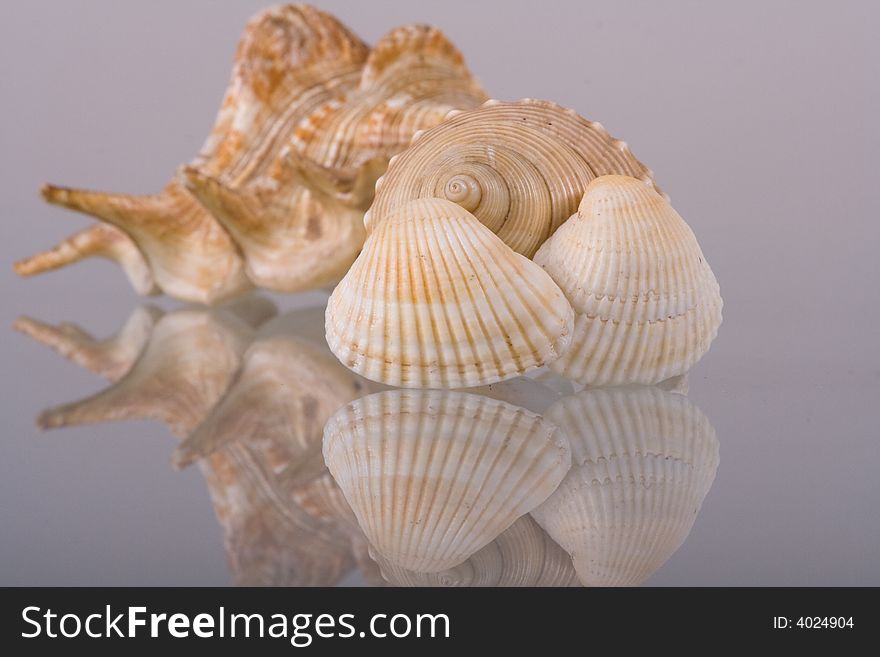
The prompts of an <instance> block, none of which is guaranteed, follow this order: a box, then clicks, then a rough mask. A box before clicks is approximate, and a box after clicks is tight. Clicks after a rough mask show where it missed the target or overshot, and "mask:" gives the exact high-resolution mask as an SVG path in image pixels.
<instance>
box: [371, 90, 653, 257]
mask: <svg viewBox="0 0 880 657" xmlns="http://www.w3.org/2000/svg"><path fill="white" fill-rule="evenodd" d="M621 143H622V142H618V141H617V140H615V139H613V138H612V137H611V136H610V135H609V134H608V132H607V131H606V130H605V129H604V128H603V127H602V126H601V125H599V124H598V123H595V122H592V121H588V120H586V119H584V118H582V117H580V116H578V115H577V114H576V113H574V112H572V111H570V110H567V109H564V108H562V107H560V106H559V105H556V104H555V103H551V102H549V101H543V100H522V101H519V102H499V101H493V102H491V103H486V104H484V105H482V106H481V107H479V108H477V109H472V110H468V111H464V112H453V113H450V114H449V115H448V117H447V120H446V121H444V122H443V123H441V124H440V125H438V126H437V127H434V128H431V129H430V130H427V131H426V132H425V133H424V134H422V135H420V136H419V139H418V141H416V142H414V143H413V144H412V146H410V148H409V149H407V150H405V151H403V152H402V153H401V154H400V155H399V156H398V157H397V158H396V159H395V161H394V162H393V163H392V164H391V165H390V166H389V168H388V171H387V172H386V173H385V175H384V177H383V181H382V186H381V188H380V189H379V190H378V191H377V193H376V198H375V200H374V202H373V206H372V208H371V209H370V214H369V219H368V221H367V230H368V231H370V230H372V227H373V226H376V225H378V224H379V223H381V222H382V221H383V219H384V217H385V216H386V215H387V214H388V213H389V212H390V211H391V210H393V209H394V208H395V207H397V206H399V205H402V204H404V203H406V202H408V201H410V200H412V199H415V198H444V199H447V200H449V201H452V202H454V203H458V204H459V205H461V206H462V207H464V208H465V209H466V210H468V211H469V212H471V213H473V215H474V216H475V217H476V218H477V219H479V220H480V221H481V222H482V223H483V224H485V225H486V226H487V227H488V228H489V229H490V230H492V231H493V232H494V233H496V234H497V235H498V236H499V237H500V238H501V239H502V240H503V241H504V242H505V243H506V244H507V245H508V246H510V247H511V248H512V249H513V250H514V251H517V252H518V253H522V254H523V255H525V256H527V257H532V256H533V255H534V253H535V251H537V249H538V247H539V246H540V245H541V243H542V242H544V240H546V239H547V238H548V237H549V236H550V235H551V234H552V233H553V231H555V230H556V229H557V228H558V227H559V226H560V225H561V224H562V222H563V221H565V220H566V219H568V217H569V216H570V215H571V214H572V213H573V212H574V211H575V210H576V209H577V204H578V202H579V201H580V200H581V197H582V196H583V193H584V189H585V187H586V185H587V183H589V182H590V181H591V180H592V179H593V178H595V177H596V176H601V175H604V174H612V173H620V174H626V175H630V176H635V177H638V178H643V179H647V180H651V172H650V170H649V169H648V168H647V167H646V166H644V165H643V164H642V163H641V162H639V161H638V160H637V159H636V158H635V157H634V156H633V155H632V153H631V152H630V151H629V149H628V148H625V147H623V148H621V147H620V144H621Z"/></svg>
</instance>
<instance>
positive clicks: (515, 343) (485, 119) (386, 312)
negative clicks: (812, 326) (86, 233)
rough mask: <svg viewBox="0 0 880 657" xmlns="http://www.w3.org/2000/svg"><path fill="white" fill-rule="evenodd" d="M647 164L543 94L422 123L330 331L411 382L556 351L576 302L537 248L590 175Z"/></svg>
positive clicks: (334, 310) (635, 170)
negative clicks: (540, 263)
mask: <svg viewBox="0 0 880 657" xmlns="http://www.w3.org/2000/svg"><path fill="white" fill-rule="evenodd" d="M612 172H619V173H626V174H630V175H634V176H639V177H640V178H642V179H644V180H645V181H647V182H649V183H651V184H653V178H652V174H651V172H650V170H648V169H647V168H646V167H645V166H644V165H642V164H641V163H640V162H639V161H638V160H636V159H635V157H633V155H632V153H630V151H629V149H628V148H627V147H626V145H625V144H624V143H623V142H620V141H618V140H615V139H613V138H612V137H611V136H609V135H608V133H607V132H606V131H605V129H604V128H603V127H602V126H601V125H600V124H598V123H594V122H590V121H587V120H586V119H583V118H581V117H580V116H578V115H577V114H576V113H575V112H574V111H572V110H566V109H563V108H562V107H559V106H558V105H555V104H553V103H550V102H547V101H536V100H524V101H520V102H516V103H500V102H498V101H489V102H487V103H486V104H484V105H483V106H481V107H480V108H478V109H474V110H470V111H464V112H459V111H453V112H451V113H450V114H449V117H448V119H447V120H446V121H445V122H443V123H442V124H440V125H439V126H437V127H435V128H433V129H431V130H428V131H426V132H422V133H417V134H416V136H415V138H414V140H413V145H412V146H411V147H410V148H408V149H407V150H405V151H404V152H403V153H401V154H400V155H397V156H395V157H394V158H393V159H392V162H391V164H390V166H389V168H388V171H387V172H386V173H385V175H384V176H383V177H382V178H380V179H379V181H377V183H376V189H377V192H376V198H375V200H374V202H373V205H372V206H371V208H370V210H369V212H368V213H367V216H366V217H365V223H366V225H367V230H368V232H369V236H368V239H367V242H366V244H365V245H364V250H363V251H362V252H361V254H360V255H359V256H358V259H357V260H356V261H355V263H354V265H353V266H352V268H351V269H350V270H349V272H348V273H347V274H346V275H345V277H344V278H343V280H342V282H341V283H340V284H339V285H338V286H337V288H336V289H335V290H334V292H333V295H332V296H331V299H330V302H329V303H328V306H327V341H328V344H329V345H330V348H331V349H332V350H333V352H334V353H335V354H336V356H337V357H338V358H339V359H340V360H341V361H342V362H343V363H344V364H345V365H347V366H348V367H350V368H351V369H353V370H354V371H356V372H358V373H359V374H362V375H363V376H365V377H367V378H369V379H373V380H375V381H380V382H382V383H386V384H389V385H396V386H403V387H444V388H460V387H468V386H478V385H483V384H488V383H494V382H497V381H501V380H503V379H506V378H510V377H513V376H517V375H520V374H523V373H525V372H528V371H530V370H532V369H535V368H538V367H541V366H542V365H545V364H548V363H551V362H553V361H554V360H556V359H557V358H558V357H559V355H560V354H561V353H563V352H564V351H565V349H566V348H567V347H568V344H569V342H570V339H571V337H570V336H571V332H572V330H573V327H572V323H571V322H572V315H571V312H572V311H571V309H570V308H569V307H567V306H566V305H565V304H564V303H562V299H561V298H560V296H559V288H558V286H556V285H550V284H549V283H550V281H548V280H547V279H546V278H544V277H542V276H540V275H539V274H538V273H537V267H535V266H534V265H533V264H532V263H531V262H529V261H528V258H530V257H531V256H532V255H534V253H535V252H536V251H537V249H538V247H539V246H540V245H541V244H542V243H543V242H544V241H545V240H546V239H547V238H548V237H550V235H552V234H553V232H554V231H555V230H556V229H557V228H558V227H559V226H560V225H561V224H562V223H563V222H564V221H565V220H566V219H567V218H568V217H569V216H570V215H571V213H572V212H574V210H575V209H576V208H577V206H578V203H579V202H580V200H581V198H582V196H583V193H584V190H585V189H586V187H587V185H588V183H589V182H590V181H591V180H592V179H594V178H595V177H596V176H597V175H601V174H604V173H612Z"/></svg>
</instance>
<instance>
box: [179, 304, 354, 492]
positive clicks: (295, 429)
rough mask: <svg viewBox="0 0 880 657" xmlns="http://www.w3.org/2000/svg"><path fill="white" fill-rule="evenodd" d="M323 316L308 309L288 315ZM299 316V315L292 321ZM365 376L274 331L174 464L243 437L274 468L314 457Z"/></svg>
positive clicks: (256, 345) (254, 348)
mask: <svg viewBox="0 0 880 657" xmlns="http://www.w3.org/2000/svg"><path fill="white" fill-rule="evenodd" d="M303 314H306V316H311V317H314V318H315V319H318V317H317V316H316V315H315V314H314V313H310V312H309V310H306V311H294V312H293V313H289V314H288V316H287V318H288V320H289V319H290V318H291V317H293V318H295V317H296V316H298V315H303ZM294 321H295V320H294ZM364 383H365V382H364V381H363V380H362V379H361V378H360V377H358V376H357V375H355V374H353V373H352V372H350V371H349V370H347V369H345V368H344V367H342V366H341V365H340V364H339V362H338V361H337V360H336V359H335V358H333V356H332V355H331V354H330V353H328V352H327V348H326V346H325V347H318V346H317V345H312V344H310V343H309V342H308V341H306V340H303V339H301V338H300V337H299V336H297V335H296V334H291V333H288V334H284V333H276V334H274V335H269V336H266V337H261V338H259V339H257V340H256V341H254V342H253V343H252V344H251V345H250V346H249V347H248V349H247V351H246V352H245V354H244V358H243V364H242V367H241V369H240V370H239V372H238V374H237V375H236V378H235V380H234V381H233V382H232V384H231V385H230V387H229V389H228V390H227V391H226V393H225V394H224V396H223V398H222V399H221V400H219V401H218V403H217V404H216V406H214V408H213V409H212V410H211V412H210V414H209V415H208V417H207V418H206V419H205V421H204V422H202V424H201V425H200V426H199V427H198V429H196V430H195V432H193V434H192V435H190V436H189V437H188V438H187V439H186V440H184V441H183V442H182V443H181V444H180V445H178V447H177V449H176V450H175V454H174V457H173V462H174V464H175V465H176V466H177V467H185V466H187V465H189V464H190V463H192V462H194V461H196V460H198V459H201V458H204V457H205V456H207V455H209V454H211V453H212V452H213V451H215V450H216V449H218V448H219V447H220V446H222V445H224V444H227V443H230V442H235V441H238V440H248V441H250V442H251V443H252V444H255V445H260V446H261V450H262V451H263V453H264V458H266V459H267V460H270V461H271V462H272V463H273V464H274V466H273V467H275V468H276V469H278V470H279V471H280V470H283V469H286V468H289V464H291V463H293V464H297V467H299V466H300V464H302V463H304V462H309V458H308V457H309V456H310V455H320V452H321V438H322V435H323V429H324V423H325V422H326V421H327V418H329V417H330V415H331V414H332V413H333V412H334V411H335V410H336V409H338V408H339V407H340V406H342V405H344V404H346V403H347V402H349V401H351V400H353V399H356V398H357V397H360V396H362V395H364V394H366V393H367V392H368V390H367V388H366V386H365V385H364ZM315 467H316V469H314V468H313V469H312V470H307V471H305V473H303V472H300V471H297V470H292V471H291V472H290V473H289V476H291V477H296V478H300V479H301V478H302V477H304V476H305V477H307V478H308V479H311V478H312V477H314V476H315V475H316V474H317V473H319V472H321V471H323V469H324V462H323V460H322V459H321V458H320V457H318V458H317V459H316V466H315Z"/></svg>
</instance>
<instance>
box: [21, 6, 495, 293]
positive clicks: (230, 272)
mask: <svg viewBox="0 0 880 657" xmlns="http://www.w3.org/2000/svg"><path fill="white" fill-rule="evenodd" d="M485 98H486V95H485V93H484V92H483V91H482V89H481V88H480V87H479V85H478V84H477V83H476V82H475V80H474V79H473V77H472V76H471V74H470V72H469V71H468V69H467V67H466V66H465V64H464V61H463V58H462V57H461V55H460V53H459V52H458V51H457V50H456V49H455V47H454V46H452V45H451V44H450V43H449V41H448V40H447V39H446V37H445V36H444V35H443V34H442V32H440V31H439V30H437V29H436V28H430V27H425V26H419V25H413V26H404V27H400V28H396V29H394V30H392V31H391V32H390V33H389V34H387V35H386V36H385V37H383V38H382V39H381V40H380V41H379V42H378V43H377V44H376V45H375V47H374V48H372V49H370V48H369V47H368V46H367V45H366V44H364V43H363V42H362V41H361V40H360V39H359V38H358V37H357V36H355V35H354V34H353V33H352V32H351V31H350V30H348V28H346V27H345V26H344V25H342V24H341V23H340V22H339V21H338V20H336V19H335V18H333V17H332V16H330V15H328V14H326V13H324V12H321V11H319V10H317V9H315V8H313V7H310V6H308V5H284V6H279V7H273V8H270V9H266V10H264V11H261V12H260V13H258V14H257V15H256V16H254V17H253V18H252V19H251V20H250V21H249V22H248V24H247V26H246V27H245V30H244V33H243V35H242V37H241V41H240V43H239V46H238V50H237V52H236V56H235V65H234V68H233V72H232V79H231V81H230V84H229V87H228V90H227V93H226V96H225V97H224V99H223V103H222V106H221V109H220V112H219V114H218V116H217V120H216V123H215V125H214V128H213V129H212V131H211V134H210V135H209V137H208V139H207V141H206V142H205V144H204V146H203V147H202V150H201V152H200V153H199V155H198V156H197V157H196V158H195V159H194V160H193V161H192V162H190V163H189V164H187V165H185V166H184V167H182V168H181V170H180V172H179V173H178V175H177V176H176V177H175V178H174V179H173V180H172V181H171V182H169V183H168V185H167V186H166V187H165V188H164V189H163V190H162V191H161V192H159V193H158V194H153V195H147V196H131V195H122V194H106V193H102V192H91V191H85V190H78V189H70V188H64V187H57V186H53V185H49V186H46V187H45V188H44V189H43V196H44V198H45V199H46V200H47V201H49V202H50V203H53V204H56V205H61V206H63V207H67V208H71V209H74V210H78V211H80V212H84V213H86V214H90V215H93V216H95V217H97V218H98V219H100V220H101V221H103V222H106V224H107V225H108V226H109V228H107V227H103V226H95V227H92V228H89V229H86V230H85V231H83V232H81V233H79V234H78V235H76V236H74V237H72V238H70V239H68V240H66V241H65V242H63V243H62V244H60V245H59V246H58V247H56V248H55V249H52V250H51V251H48V252H45V253H41V254H37V255H36V256H33V257H32V258H29V259H27V260H25V261H22V262H21V263H18V265H17V266H16V269H17V271H18V273H19V274H21V275H31V274H35V273H39V272H41V271H47V270H50V269H54V268H57V267H60V266H62V265H64V264H68V263H71V262H76V261H77V260H80V259H82V258H85V257H89V256H92V255H102V256H105V257H108V258H112V259H115V260H117V261H118V262H119V263H120V264H121V265H122V266H123V267H124V268H125V270H126V272H127V274H128V276H129V278H130V279H131V280H132V282H133V283H134V285H135V288H136V289H137V290H138V291H139V292H142V293H147V292H151V291H155V290H161V291H163V292H165V293H167V294H169V295H171V296H175V297H178V298H180V299H184V300H187V301H193V302H199V303H215V302H218V301H222V300H224V299H228V298H230V297H232V296H235V295H238V294H241V293H242V292H244V291H246V290H247V289H249V288H250V287H251V286H253V285H256V286H260V287H265V288H269V289H273V290H281V291H296V290H302V289H309V288H313V287H318V286H322V285H326V284H329V283H332V282H334V281H336V280H338V279H339V277H341V276H342V274H344V273H345V271H346V270H347V269H348V266H349V265H350V264H351V262H352V261H353V260H354V258H355V256H356V255H357V253H358V251H359V250H360V248H361V245H362V243H363V239H364V227H363V221H362V220H363V212H364V210H366V208H367V207H368V206H369V204H370V201H371V200H372V195H373V184H374V182H375V180H376V178H378V176H379V175H380V174H381V173H382V172H383V171H384V169H385V167H386V165H387V162H388V159H389V158H390V157H391V156H392V155H394V154H395V153H396V152H398V151H399V150H401V149H402V148H403V147H404V146H405V145H406V144H407V143H408V142H409V139H410V137H411V136H412V134H413V133H414V132H415V131H417V130H420V129H423V128H427V127H431V126H433V125H436V124H437V123H439V122H440V121H441V120H442V119H443V118H444V116H445V115H446V114H447V113H448V112H449V111H450V110H451V109H453V108H464V109H467V108H471V107H475V106H477V105H479V104H480V103H481V102H483V101H484V100H485Z"/></svg>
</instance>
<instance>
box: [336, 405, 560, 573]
mask: <svg viewBox="0 0 880 657" xmlns="http://www.w3.org/2000/svg"><path fill="white" fill-rule="evenodd" d="M324 459H325V461H326V462H327V465H328V467H329V469H330V472H331V473H332V474H333V477H334V478H335V479H336V482H337V483H338V484H339V486H340V488H341V489H342V492H343V493H344V494H345V498H346V499H347V500H348V503H349V505H350V506H351V508H352V510H353V511H354V513H355V516H356V517H357V520H358V523H359V524H360V526H361V529H362V530H363V531H364V533H365V534H366V536H367V539H368V540H369V542H370V544H371V545H373V547H374V548H375V549H376V550H377V551H378V552H379V553H380V554H381V555H382V556H383V557H385V558H386V559H389V560H390V561H393V562H394V563H396V564H397V565H399V566H401V567H403V568H407V569H410V570H416V571H422V572H436V571H441V570H445V569H447V568H451V567H452V566H455V565H457V564H460V563H461V562H462V561H464V560H465V559H467V558H468V557H470V556H471V555H472V554H474V553H475V552H476V551H477V550H479V549H480V548H482V547H483V546H485V545H486V544H488V543H489V542H490V541H492V540H493V539H494V538H495V537H496V536H498V534H500V533H501V532H502V531H504V530H505V529H507V528H508V527H509V526H510V525H511V524H512V523H513V521H514V520H516V519H517V518H518V517H520V516H522V515H523V514H525V513H527V512H528V511H529V510H531V509H532V508H534V507H535V506H537V505H538V504H540V503H541V502H542V501H543V500H544V499H546V497H547V496H548V495H549V494H550V493H551V492H552V491H553V490H554V489H555V488H556V486H557V485H558V483H559V481H561V479H562V477H563V476H564V474H565V472H566V470H567V469H568V466H569V455H568V449H567V447H566V446H565V439H564V437H563V436H562V435H561V434H560V432H559V431H558V430H557V428H556V427H555V426H554V425H553V424H551V423H549V422H547V421H545V420H543V419H542V418H541V417H540V416H538V415H535V414H533V413H530V412H528V411H526V410H524V409H521V408H517V407H514V406H511V405H509V404H506V403H504V402H500V401H496V400H493V399H488V398H486V397H479V396H477V395H471V394H467V393H459V392H444V391H438V390H429V391H422V390H419V391H415V390H393V391H388V392H382V393H377V394H373V395H369V396H367V397H362V398H361V399H358V400H356V401H354V402H352V403H351V404H348V405H347V406H345V407H343V408H342V409H340V410H339V411H337V412H336V413H335V414H334V415H333V416H332V417H331V418H330V420H329V421H328V422H327V425H326V427H325V429H324Z"/></svg>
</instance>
